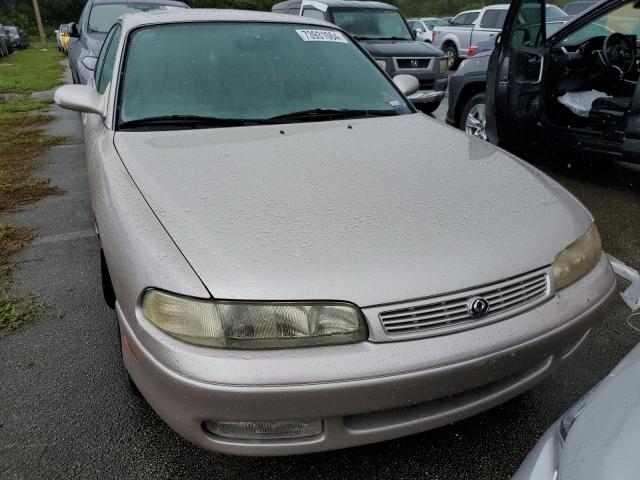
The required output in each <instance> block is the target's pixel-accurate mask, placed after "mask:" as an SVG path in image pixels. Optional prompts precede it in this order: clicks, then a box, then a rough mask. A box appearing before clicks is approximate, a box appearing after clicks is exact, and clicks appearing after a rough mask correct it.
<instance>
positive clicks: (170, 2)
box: [92, 0, 187, 7]
mask: <svg viewBox="0 0 640 480" xmlns="http://www.w3.org/2000/svg"><path fill="white" fill-rule="evenodd" d="M92 3H93V5H104V4H110V3H111V4H114V3H119V4H122V3H137V4H143V5H144V4H145V3H147V4H149V5H167V6H173V7H185V6H187V5H186V4H185V3H184V2H178V1H176V0H93V2H92Z"/></svg>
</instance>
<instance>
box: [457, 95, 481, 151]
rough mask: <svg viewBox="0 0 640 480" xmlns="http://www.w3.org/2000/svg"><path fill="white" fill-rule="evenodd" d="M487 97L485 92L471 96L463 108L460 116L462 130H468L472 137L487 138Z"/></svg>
mask: <svg viewBox="0 0 640 480" xmlns="http://www.w3.org/2000/svg"><path fill="white" fill-rule="evenodd" d="M486 111H487V110H486V99H485V96H484V93H478V94H476V95H474V96H473V97H471V98H470V99H469V101H468V102H467V104H466V105H465V106H464V109H463V110H462V115H461V116H460V124H459V125H458V126H459V128H460V130H462V131H464V132H467V133H468V134H469V135H471V136H472V137H477V138H480V139H481V140H485V141H486V140H487V114H486Z"/></svg>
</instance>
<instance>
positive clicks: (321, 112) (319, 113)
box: [265, 108, 399, 122]
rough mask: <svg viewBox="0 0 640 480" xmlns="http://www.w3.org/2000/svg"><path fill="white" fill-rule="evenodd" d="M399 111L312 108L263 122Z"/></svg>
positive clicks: (366, 115) (393, 114)
mask: <svg viewBox="0 0 640 480" xmlns="http://www.w3.org/2000/svg"><path fill="white" fill-rule="evenodd" d="M395 115H399V113H398V112H397V111H395V110H352V109H346V108H344V109H343V108H312V109H309V110H301V111H299V112H291V113H285V114H284V115H278V116H275V117H271V118H269V119H267V120H265V122H278V121H282V120H284V121H286V120H332V119H334V118H355V117H387V116H395Z"/></svg>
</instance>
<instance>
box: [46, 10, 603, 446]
mask: <svg viewBox="0 0 640 480" xmlns="http://www.w3.org/2000/svg"><path fill="white" fill-rule="evenodd" d="M417 88H418V83H417V81H416V79H415V78H414V77H410V76H398V77H396V78H395V79H394V82H392V81H391V80H390V79H389V78H388V77H387V76H386V75H385V74H384V73H383V72H382V71H381V70H380V68H379V67H378V65H377V64H376V62H375V61H374V60H373V59H372V58H371V57H370V56H368V55H367V54H366V53H365V52H364V51H363V50H362V47H361V46H359V45H358V44H357V43H355V42H354V41H352V40H351V39H350V37H349V36H348V35H347V34H346V33H345V32H343V31H342V30H340V29H338V28H337V27H335V26H333V25H331V24H329V23H325V22H323V21H320V20H313V19H311V18H306V17H293V16H290V15H275V14H270V13H256V12H238V11H208V10H200V11H196V10H194V11H189V10H184V11H176V12H171V13H139V14H132V15H126V16H124V17H122V18H120V20H119V21H118V22H117V23H116V25H115V26H114V27H113V28H112V29H111V31H110V32H109V34H108V35H107V38H106V40H105V46H104V48H103V49H102V51H101V53H100V57H99V58H98V61H97V66H96V73H95V79H93V80H91V81H90V82H89V85H67V86H63V87H61V88H60V89H58V90H57V92H56V94H55V100H56V102H57V103H58V104H59V105H61V106H62V107H65V108H69V109H73V110H77V111H80V112H84V114H85V115H84V121H83V123H84V135H85V137H84V138H85V143H86V152H87V165H88V169H89V177H90V191H91V204H92V208H93V212H94V214H95V219H96V227H97V230H98V232H99V237H100V241H101V244H102V249H103V262H102V264H103V285H104V293H105V298H106V299H107V301H108V302H109V304H111V305H113V306H114V307H115V310H116V313H117V318H118V324H119V328H120V332H121V340H122V356H123V359H124V364H125V366H126V370H127V371H128V373H129V375H130V377H131V378H132V380H133V382H134V383H135V385H137V387H138V388H139V390H140V392H141V393H142V395H143V396H144V397H145V398H146V399H147V401H148V402H149V404H150V405H151V406H152V407H153V409H154V410H155V411H156V412H157V413H158V414H159V415H160V416H161V417H162V418H163V419H164V420H165V421H166V422H167V423H168V424H169V425H170V426H171V427H172V428H173V429H175V430H176V431H177V432H178V433H179V434H180V435H182V436H183V437H184V438H186V439H188V440H190V441H192V442H193V443H195V444H198V445H200V446H202V447H204V448H208V449H211V450H216V451H220V452H225V453H230V454H241V455H287V454H295V453H304V452H313V451H321V450H329V449H337V448H343V447H349V446H353V445H360V444H366V443H371V442H377V441H381V440H387V439H391V438H395V437H400V436H404V435H409V434H413V433H417V432H421V431H424V430H428V429H431V428H435V427H438V426H441V425H444V424H447V423H450V422H452V421H455V420H460V419H462V418H465V417H468V416H470V415H473V414H475V413H478V412H480V411H482V410H486V409H488V408H491V407H493V406H495V405H497V404H499V403H501V402H504V401H505V400H507V399H509V398H512V397H514V396H516V395H518V394H519V393H521V392H523V391H524V390H526V389H528V388H530V387H531V386H533V385H534V384H536V383H537V382H539V381H540V380H542V379H543V378H545V377H546V376H547V375H549V374H550V373H551V372H552V371H553V370H554V369H556V368H557V367H558V366H559V365H560V364H561V363H562V362H563V361H564V360H565V359H566V358H567V357H569V356H570V355H571V354H572V353H573V352H574V351H575V350H576V349H577V348H578V347H579V346H580V344H581V343H582V342H583V340H584V339H585V337H586V336H587V334H588V332H589V329H590V328H591V327H592V326H593V324H594V323H595V322H596V321H597V320H598V319H599V318H600V316H599V315H600V309H601V308H602V307H603V305H604V304H605V303H606V301H607V300H608V299H609V297H610V296H611V295H612V294H613V292H614V290H615V279H614V275H613V273H612V270H611V266H610V264H609V262H608V260H607V258H606V256H604V255H602V247H601V242H600V237H599V234H598V230H597V228H596V225H595V223H594V220H593V218H592V216H591V215H590V214H589V212H588V211H587V210H586V209H585V208H584V207H583V206H582V205H581V204H580V203H579V202H578V201H577V200H576V199H575V198H574V197H573V196H571V195H570V194H569V193H568V192H567V191H566V190H564V189H563V188H562V187H561V186H560V185H558V184H557V183H556V182H554V181H553V180H551V179H550V178H548V177H546V176H545V175H543V174H542V173H540V172H539V171H538V170H536V169H535V168H533V167H530V166H528V165H527V164H525V163H523V162H521V161H520V160H518V159H516V158H514V157H512V156H510V155H508V154H507V153H505V152H503V151H501V150H499V149H497V148H495V147H493V146H491V145H489V144H487V143H485V142H482V141H479V140H477V139H474V138H471V137H468V136H466V135H465V134H464V133H462V132H460V131H457V130H454V129H452V128H450V127H448V126H446V125H443V124H441V123H438V122H436V121H435V120H433V119H431V118H429V117H427V116H425V115H423V114H420V113H417V112H416V110H415V109H414V108H413V107H412V106H411V104H410V102H408V101H407V99H406V95H410V94H411V93H413V92H415V91H416V90H417ZM416 151H420V152H425V151H426V152H429V155H428V156H426V157H425V156H424V155H415V152H416Z"/></svg>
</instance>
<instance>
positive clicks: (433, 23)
mask: <svg viewBox="0 0 640 480" xmlns="http://www.w3.org/2000/svg"><path fill="white" fill-rule="evenodd" d="M407 21H408V22H409V27H411V30H412V31H413V32H414V33H415V35H416V40H420V41H421V42H429V43H432V41H433V38H432V37H433V29H434V28H435V27H443V26H445V25H448V22H447V21H446V20H443V19H442V18H434V17H431V18H410V19H409V20H407Z"/></svg>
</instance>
